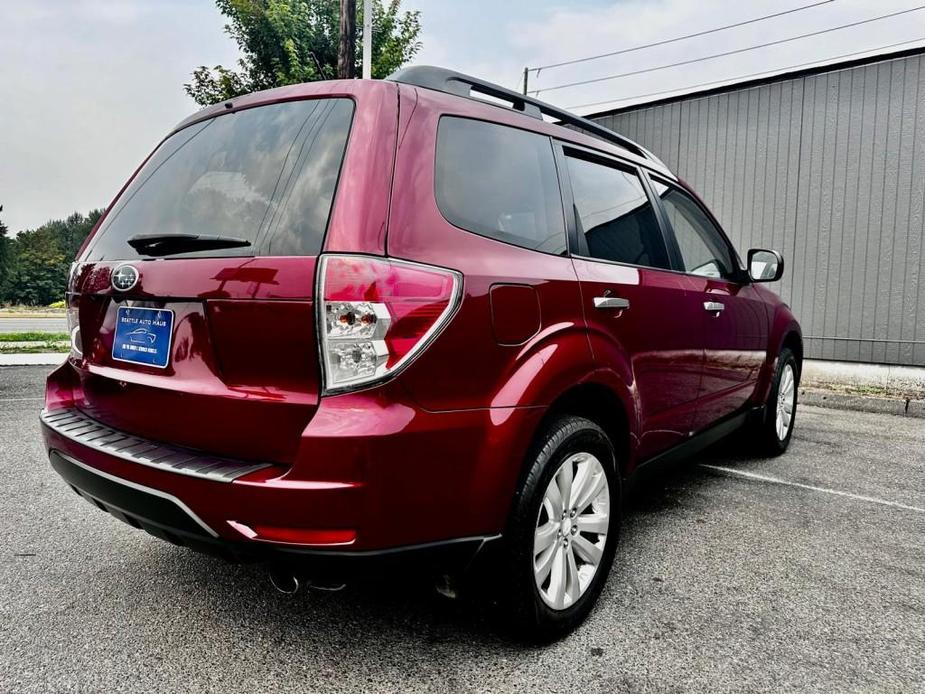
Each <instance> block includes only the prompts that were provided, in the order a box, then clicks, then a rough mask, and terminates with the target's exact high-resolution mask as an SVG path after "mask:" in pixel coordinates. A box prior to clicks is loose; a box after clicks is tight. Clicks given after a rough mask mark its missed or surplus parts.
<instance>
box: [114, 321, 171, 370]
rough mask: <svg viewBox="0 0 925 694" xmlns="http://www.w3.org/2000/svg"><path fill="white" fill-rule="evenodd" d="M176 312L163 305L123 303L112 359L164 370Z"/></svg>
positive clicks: (117, 323)
mask: <svg viewBox="0 0 925 694" xmlns="http://www.w3.org/2000/svg"><path fill="white" fill-rule="evenodd" d="M172 337H173V311H171V310H169V309H164V308H135V307H129V306H120V307H119V309H118V310H117V311H116V332H115V337H114V338H113V341H112V358H113V359H116V360H118V361H127V362H131V363H133V364H144V365H145V366H156V367H157V368H159V369H163V368H164V367H166V366H167V362H168V361H170V342H171V338H172Z"/></svg>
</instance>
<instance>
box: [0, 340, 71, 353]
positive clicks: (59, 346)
mask: <svg viewBox="0 0 925 694" xmlns="http://www.w3.org/2000/svg"><path fill="white" fill-rule="evenodd" d="M69 351H70V345H69V344H68V343H67V342H42V343H41V344H31V345H29V346H28V347H23V346H22V345H11V344H7V343H4V342H0V354H45V353H47V352H56V353H59V354H67V353H68V352H69Z"/></svg>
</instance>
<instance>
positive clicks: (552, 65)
mask: <svg viewBox="0 0 925 694" xmlns="http://www.w3.org/2000/svg"><path fill="white" fill-rule="evenodd" d="M832 2H835V0H822V2H814V3H811V4H809V5H803V6H801V7H795V8H793V9H792V10H784V11H783V12H775V13H774V14H766V15H764V16H763V17H755V18H754V19H748V20H745V21H744V22H736V23H735V24H726V25H725V26H721V27H716V28H715V29H706V30H705V31H698V32H697V33H694V34H685V35H684V36H676V37H675V38H673V39H664V40H663V41H656V42H655V43H646V44H643V45H642V46H633V47H632V48H624V49H622V50H619V51H612V52H610V53H600V54H599V55H589V56H588V57H587V58H575V59H574V60H563V61H562V62H561V63H550V64H549V65H540V66H539V67H528V68H527V70H529V71H530V72H536V73H539V71H540V70H551V69H552V68H556V67H562V66H564V65H575V64H576V63H586V62H588V61H589V60H597V59H598V58H610V57H611V56H615V55H623V54H624V53H632V52H634V51H641V50H642V49H643V48H653V47H655V46H664V45H666V44H669V43H675V42H677V41H684V40H685V39H693V38H696V37H698V36H706V35H707V34H715V33H716V32H718V31H725V30H726V29H735V28H736V27H744V26H745V25H747V24H754V23H755V22H763V21H764V20H765V19H773V18H774V17H783V16H784V15H785V14H793V13H794V12H801V11H803V10H808V9H811V8H813V7H819V5H828V4H829V3H832Z"/></svg>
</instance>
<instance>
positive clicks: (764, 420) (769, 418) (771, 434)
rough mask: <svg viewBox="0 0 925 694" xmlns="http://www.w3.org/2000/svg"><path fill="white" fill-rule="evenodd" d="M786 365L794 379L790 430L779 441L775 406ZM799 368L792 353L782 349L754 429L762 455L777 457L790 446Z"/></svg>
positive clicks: (795, 411) (798, 386) (794, 420)
mask: <svg viewBox="0 0 925 694" xmlns="http://www.w3.org/2000/svg"><path fill="white" fill-rule="evenodd" d="M788 365H789V366H790V368H791V369H792V370H793V378H794V384H793V388H794V398H793V410H792V413H791V419H790V428H789V429H788V430H787V434H786V436H785V437H784V438H783V439H781V438H780V437H779V436H778V432H777V404H778V401H779V399H780V388H781V376H782V374H783V373H784V369H785V368H786V367H787V366H788ZM800 366H801V364H800V363H799V362H798V361H797V358H796V356H795V355H794V354H793V352H791V351H790V350H789V349H788V348H786V347H784V348H783V349H782V350H781V352H780V355H779V356H778V358H777V369H776V370H775V372H774V380H773V381H772V382H771V390H770V392H769V393H768V401H767V403H766V404H765V406H764V413H763V415H762V417H761V419H760V420H759V422H758V423H757V425H756V426H755V428H754V433H755V439H756V443H757V449H758V452H759V453H760V454H762V455H765V456H769V457H774V456H778V455H781V454H782V453H784V452H785V451H786V450H787V448H788V447H789V446H790V439H791V438H792V437H793V429H794V427H795V426H796V416H797V401H798V400H799V398H798V397H797V396H796V394H797V393H798V392H799V388H800Z"/></svg>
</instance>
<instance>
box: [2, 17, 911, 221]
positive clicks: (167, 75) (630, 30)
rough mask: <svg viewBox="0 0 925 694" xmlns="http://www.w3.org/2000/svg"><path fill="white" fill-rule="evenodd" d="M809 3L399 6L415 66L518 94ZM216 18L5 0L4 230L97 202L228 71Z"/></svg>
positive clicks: (638, 79) (781, 22)
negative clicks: (200, 87)
mask: <svg viewBox="0 0 925 694" xmlns="http://www.w3.org/2000/svg"><path fill="white" fill-rule="evenodd" d="M358 2H362V0H358ZM812 2H813V0H774V1H772V0H751V1H750V2H742V1H741V0H585V1H582V2H577V1H572V2H564V1H562V0H505V1H499V0H465V1H463V0H403V2H402V6H403V8H405V9H415V10H420V12H421V21H422V25H423V31H422V35H421V41H422V42H423V48H422V50H421V52H420V53H419V54H418V56H417V58H416V59H415V61H414V62H415V63H416V64H424V65H440V66H444V67H449V68H453V69H457V70H460V71H462V72H466V73H469V74H473V75H477V76H480V77H483V78H485V79H488V80H491V81H494V82H498V83H500V84H502V85H504V86H507V87H510V88H517V89H519V88H520V87H521V84H522V80H523V69H524V67H525V66H531V67H537V66H543V65H548V64H550V63H555V62H560V61H563V60H570V59H574V58H582V57H586V56H589V55H596V54H600V53H606V52H612V51H616V50H621V49H626V48H632V47H635V46H639V45H642V44H646V43H651V42H655V41H661V40H664V39H669V38H673V37H676V36H681V35H686V34H691V33H695V32H698V31H703V30H707V29H712V28H715V27H719V26H723V25H728V24H733V23H736V22H741V21H745V20H749V19H753V18H755V17H760V16H763V15H767V14H772V13H775V12H781V11H783V10H788V9H791V8H796V7H800V6H803V5H808V4H811V3H812ZM915 7H918V4H917V3H916V0H832V1H830V2H827V3H825V4H822V5H820V6H818V7H813V8H810V9H806V10H803V11H800V12H795V13H792V14H788V15H785V16H781V17H777V18H774V19H770V20H766V21H762V22H757V23H754V24H750V25H747V26H742V27H738V28H734V29H730V30H727V31H722V32H718V33H713V34H709V35H707V36H703V37H699V38H694V39H689V40H685V41H679V42H675V43H670V44H667V45H663V46H658V47H654V48H649V49H645V50H640V51H633V52H629V53H623V54H622V55H618V56H613V57H609V58H602V59H598V60H592V61H588V62H584V63H580V64H577V65H571V66H566V67H561V68H550V69H544V70H541V71H540V72H539V74H538V75H537V74H536V73H531V77H530V86H531V89H533V88H539V89H541V90H543V89H544V88H546V89H548V88H551V87H556V86H558V85H561V84H566V83H570V82H575V81H583V80H589V79H597V78H601V77H607V76H610V75H614V74H620V73H625V72H633V71H636V70H646V69H648V68H652V67H658V66H662V65H666V64H669V63H675V62H679V61H685V60H691V59H696V58H701V57H704V56H709V55H712V54H715V53H722V52H726V51H734V50H737V49H740V48H746V47H749V46H754V45H756V44H763V43H768V42H773V41H776V40H779V39H785V38H789V37H792V36H797V35H801V34H807V33H812V32H816V31H821V30H824V29H828V28H830V27H835V26H839V25H842V24H848V23H851V22H856V21H861V20H865V19H870V18H873V17H877V16H881V15H885V14H889V13H892V12H899V11H902V10H905V9H911V8H915ZM224 24H225V19H224V18H223V17H222V16H221V14H220V13H219V12H218V11H217V9H216V8H215V4H214V2H212V0H30V1H29V2H12V1H10V0H0V204H2V205H3V206H4V210H3V212H2V213H0V218H2V219H3V221H4V222H5V223H6V224H7V226H8V227H9V228H10V229H11V230H12V231H13V232H18V231H20V230H23V229H30V228H35V227H37V226H39V225H40V224H42V223H43V222H45V221H47V220H49V219H55V218H61V217H65V216H67V215H68V214H70V213H72V212H74V211H75V210H76V211H82V212H86V211H88V210H90V209H92V208H94V207H105V206H106V205H108V204H109V202H110V200H111V199H112V197H113V196H114V195H115V194H116V193H117V192H118V190H119V188H120V187H121V185H122V184H123V183H124V181H125V179H126V178H127V177H128V176H129V175H130V174H131V173H132V171H134V169H135V167H136V166H137V165H138V164H139V163H140V162H141V160H142V159H144V157H145V156H146V155H147V153H148V152H149V151H150V149H151V148H152V147H153V146H154V145H156V144H157V142H158V141H159V140H160V139H161V138H162V137H163V136H164V134H165V133H166V132H168V131H169V130H170V129H171V128H172V127H173V126H174V125H176V123H177V122H179V121H180V120H182V119H183V118H184V117H185V116H186V115H188V114H190V113H192V112H193V111H195V110H196V109H197V106H196V104H195V103H193V101H192V100H191V99H190V98H189V97H188V96H187V95H186V93H185V92H184V90H183V83H184V82H187V81H189V78H190V73H191V72H192V70H193V69H194V68H195V67H197V66H199V65H216V64H223V65H225V66H231V65H233V64H234V62H235V60H236V59H237V57H238V54H237V47H236V46H235V44H234V42H233V41H232V40H231V39H230V38H229V37H228V36H227V35H226V34H225V33H224V31H223V26H224ZM902 42H913V43H908V44H907V46H903V47H910V46H913V45H921V44H925V8H923V9H921V10H918V11H914V12H910V13H907V14H904V15H901V16H897V17H893V18H889V19H884V20H880V21H875V22H871V23H868V24H863V25H859V26H855V27H851V28H846V29H842V30H838V31H832V32H829V33H826V34H821V35H817V36H812V37H807V38H804V39H800V40H796V41H790V42H787V43H782V44H779V45H775V46H769V47H766V48H761V49H758V50H752V51H747V52H741V53H737V54H735V55H730V56H726V57H722V58H716V59H711V60H704V61H699V62H696V63H693V64H689V65H685V66H679V67H673V68H669V69H660V70H655V71H650V72H645V73H642V74H637V75H632V76H627V77H621V78H618V79H609V80H605V81H601V82H596V83H594V84H589V85H584V86H579V87H569V88H565V89H551V90H549V91H541V92H540V94H539V96H540V98H542V99H544V100H547V101H550V102H552V103H554V104H556V105H559V106H564V107H568V108H574V110H575V111H576V112H578V113H582V114H587V113H592V112H599V111H602V110H606V109H608V108H613V107H617V106H625V105H629V104H631V103H634V102H638V101H644V100H645V99H646V98H649V99H651V98H653V97H643V98H641V99H640V98H636V99H633V98H631V97H638V96H639V95H644V94H651V93H655V92H663V91H667V90H683V89H685V88H687V87H691V86H693V85H697V84H702V83H705V82H713V81H720V80H732V79H735V78H738V77H742V76H745V75H749V74H753V73H764V72H766V71H775V70H779V69H781V68H787V67H792V66H796V65H801V64H805V63H811V62H817V61H824V60H827V59H830V58H834V57H836V56H841V55H845V54H849V53H852V54H853V53H861V52H862V51H868V50H872V49H877V48H879V47H882V46H887V45H891V44H898V43H902ZM900 48H902V47H896V48H894V49H893V50H897V49H900ZM608 100H613V101H608ZM605 101H607V103H598V102H605ZM584 104H595V105H593V106H583V105H584Z"/></svg>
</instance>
